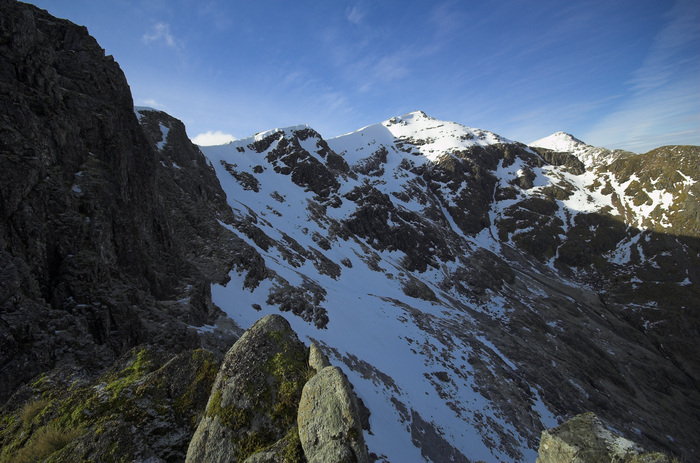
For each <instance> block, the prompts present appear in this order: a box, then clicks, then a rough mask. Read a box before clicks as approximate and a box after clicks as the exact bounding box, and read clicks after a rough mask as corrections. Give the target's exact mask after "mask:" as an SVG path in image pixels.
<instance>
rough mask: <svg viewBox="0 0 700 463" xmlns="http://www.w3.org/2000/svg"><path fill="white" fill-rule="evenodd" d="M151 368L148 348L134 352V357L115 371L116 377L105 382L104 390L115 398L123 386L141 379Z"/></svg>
mask: <svg viewBox="0 0 700 463" xmlns="http://www.w3.org/2000/svg"><path fill="white" fill-rule="evenodd" d="M151 370H152V364H151V359H150V356H149V355H148V350H146V349H145V348H143V349H141V350H139V351H138V352H137V353H136V359H135V360H134V361H133V362H132V363H131V364H130V365H129V366H128V367H126V368H124V369H123V370H122V371H120V372H119V373H117V375H116V377H115V378H113V379H112V381H111V382H110V383H108V384H107V386H106V387H105V390H107V391H109V392H111V393H112V398H116V397H117V396H118V395H119V394H121V393H122V391H123V390H124V389H125V388H127V387H129V386H131V385H132V384H134V383H135V382H136V381H138V380H139V379H142V378H143V377H144V376H145V375H146V374H147V373H149V372H150V371H151Z"/></svg>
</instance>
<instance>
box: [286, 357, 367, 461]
mask: <svg viewBox="0 0 700 463" xmlns="http://www.w3.org/2000/svg"><path fill="white" fill-rule="evenodd" d="M358 410H359V407H358V405H357V401H356V399H355V394H354V393H353V392H352V388H351V385H350V382H349V381H348V379H347V377H346V376H345V374H344V373H343V372H342V370H341V369H340V368H338V367H334V366H328V367H325V368H323V369H322V370H321V371H320V372H318V373H317V374H316V376H314V377H313V378H311V379H310V380H309V382H308V383H306V385H305V386H304V390H303V392H302V396H301V402H300V403H299V414H298V416H297V422H298V425H299V438H300V440H301V445H302V447H303V449H304V453H305V455H306V458H307V459H308V461H309V463H323V462H328V461H337V462H347V463H351V462H352V463H355V462H357V463H364V462H368V461H369V458H368V456H367V448H366V446H365V441H364V436H363V434H362V425H361V422H360V416H359V413H358Z"/></svg>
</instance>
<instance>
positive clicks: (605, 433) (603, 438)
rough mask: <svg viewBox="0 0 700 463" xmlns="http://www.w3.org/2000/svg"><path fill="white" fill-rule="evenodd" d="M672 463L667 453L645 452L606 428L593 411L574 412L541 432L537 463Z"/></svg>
mask: <svg viewBox="0 0 700 463" xmlns="http://www.w3.org/2000/svg"><path fill="white" fill-rule="evenodd" d="M603 461H605V462H607V461H613V462H628V463H636V462H639V463H642V462H644V463H671V462H673V461H674V460H672V459H670V458H669V457H667V456H666V455H664V454H661V453H657V452H653V453H648V452H645V451H644V450H643V449H642V448H641V447H639V446H638V445H637V444H635V443H634V442H632V441H630V440H627V439H625V438H624V437H622V436H620V435H617V434H615V433H613V432H612V431H610V430H609V429H607V428H606V427H605V426H604V425H603V423H602V422H601V421H600V419H598V417H597V416H596V415H595V414H594V413H584V414H582V415H578V416H575V417H574V418H572V419H570V420H569V421H567V422H565V423H564V424H562V425H560V426H558V427H556V428H553V429H548V430H545V431H543V432H542V438H541V440H540V448H539V456H538V458H537V463H598V462H603Z"/></svg>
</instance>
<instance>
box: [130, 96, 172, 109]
mask: <svg viewBox="0 0 700 463" xmlns="http://www.w3.org/2000/svg"><path fill="white" fill-rule="evenodd" d="M136 105H137V106H148V107H150V108H155V109H165V105H163V104H161V103H159V102H158V101H156V100H154V99H153V98H145V99H144V98H141V99H138V100H136Z"/></svg>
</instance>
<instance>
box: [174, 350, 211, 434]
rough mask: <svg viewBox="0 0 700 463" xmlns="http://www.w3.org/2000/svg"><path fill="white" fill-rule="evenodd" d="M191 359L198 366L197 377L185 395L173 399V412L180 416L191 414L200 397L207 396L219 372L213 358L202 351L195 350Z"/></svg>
mask: <svg viewBox="0 0 700 463" xmlns="http://www.w3.org/2000/svg"><path fill="white" fill-rule="evenodd" d="M192 359H193V360H194V361H195V362H196V364H197V365H198V368H197V376H196V378H195V380H194V381H193V382H192V383H191V384H190V385H189V387H188V388H187V390H186V391H185V393H184V394H182V395H181V396H180V397H178V398H176V399H175V404H174V405H175V410H177V411H178V413H180V414H185V413H188V412H191V411H192V410H193V408H194V406H195V403H196V402H197V400H198V399H199V398H200V396H202V398H203V396H205V395H206V396H208V395H209V391H211V386H212V384H214V380H215V379H216V375H217V373H218V370H219V368H218V365H217V364H216V361H215V360H214V356H213V355H212V354H211V352H208V351H206V350H204V349H197V350H195V351H194V352H193V353H192ZM196 419H197V417H196V416H193V417H192V424H193V425H194V424H196Z"/></svg>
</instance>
